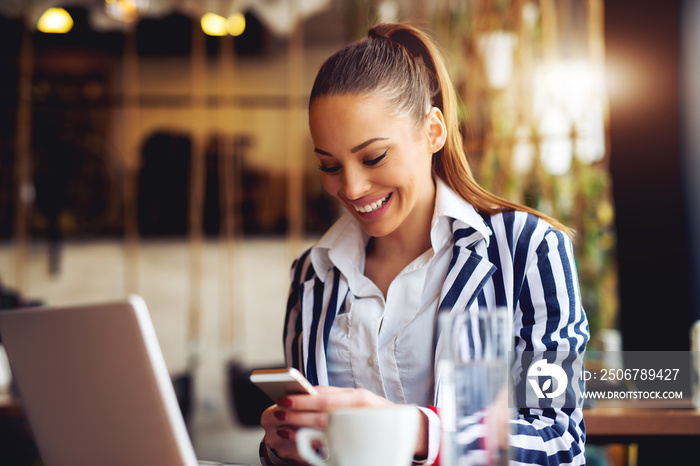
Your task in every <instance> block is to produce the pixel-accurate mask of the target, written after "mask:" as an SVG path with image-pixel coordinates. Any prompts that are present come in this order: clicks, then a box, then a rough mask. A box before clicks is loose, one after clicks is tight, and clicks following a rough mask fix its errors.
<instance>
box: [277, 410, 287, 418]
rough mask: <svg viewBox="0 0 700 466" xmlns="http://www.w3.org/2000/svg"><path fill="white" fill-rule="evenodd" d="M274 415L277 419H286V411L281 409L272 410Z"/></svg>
mask: <svg viewBox="0 0 700 466" xmlns="http://www.w3.org/2000/svg"><path fill="white" fill-rule="evenodd" d="M274 414H275V417H276V418H277V419H279V420H280V421H286V420H287V413H285V412H284V411H282V410H281V409H278V410H277V411H275V412H274Z"/></svg>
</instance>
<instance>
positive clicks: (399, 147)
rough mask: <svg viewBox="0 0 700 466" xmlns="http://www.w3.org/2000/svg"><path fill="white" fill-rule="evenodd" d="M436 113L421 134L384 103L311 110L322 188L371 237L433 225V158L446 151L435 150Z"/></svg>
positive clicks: (340, 101)
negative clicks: (419, 225) (432, 123)
mask: <svg viewBox="0 0 700 466" xmlns="http://www.w3.org/2000/svg"><path fill="white" fill-rule="evenodd" d="M434 113H435V109H433V111H431V113H429V115H428V117H426V123H425V125H424V126H423V127H421V128H416V126H415V124H414V123H413V121H411V120H410V119H409V117H407V116H401V115H399V116H393V115H392V114H391V113H390V112H389V110H388V108H387V106H386V104H385V103H384V101H383V100H382V99H380V98H374V97H365V96H357V95H342V96H324V97H319V98H318V99H316V100H315V101H314V102H313V104H312V105H311V108H310V109H309V126H310V129H311V137H312V138H313V141H314V146H315V148H314V152H315V154H316V156H317V157H318V162H319V168H320V169H321V171H322V172H323V186H324V187H325V188H326V191H328V193H329V194H331V195H332V196H333V197H335V198H336V199H338V200H339V201H340V202H341V203H342V204H343V205H344V206H345V208H346V209H347V210H348V211H349V212H350V213H352V214H353V215H354V216H355V217H356V218H357V219H358V220H359V221H360V224H361V225H362V227H363V228H364V230H365V231H366V232H367V233H368V234H369V235H371V236H375V237H383V236H387V235H390V234H391V233H393V232H395V231H397V229H399V228H402V227H403V228H407V229H409V228H413V225H416V226H417V224H416V223H415V222H421V221H426V220H427V221H428V222H430V218H431V217H432V212H433V208H434V201H435V185H434V183H433V180H432V176H431V162H432V154H433V153H434V152H437V150H439V148H440V147H442V143H440V144H439V147H438V148H437V149H435V144H434V140H433V139H434V138H433V137H431V136H433V135H434V133H435V128H433V125H431V124H430V122H429V120H430V114H434ZM438 113H439V111H438ZM441 118H442V115H441V114H440V115H439V120H440V121H441ZM442 128H443V132H444V125H443V126H442ZM439 137H442V136H440V135H439ZM443 141H444V139H443ZM407 231H411V230H407ZM417 231H423V228H421V229H419V230H417Z"/></svg>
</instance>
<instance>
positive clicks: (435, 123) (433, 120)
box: [425, 107, 447, 154]
mask: <svg viewBox="0 0 700 466" xmlns="http://www.w3.org/2000/svg"><path fill="white" fill-rule="evenodd" d="M425 120H426V125H427V127H428V145H429V148H430V153H431V154H434V153H436V152H438V151H439V150H440V149H442V147H443V146H444V145H445V141H446V140H447V128H446V127H445V117H444V116H443V115H442V112H441V111H440V109H439V108H437V107H432V108H431V109H430V111H429V112H428V115H427V116H426V117H425Z"/></svg>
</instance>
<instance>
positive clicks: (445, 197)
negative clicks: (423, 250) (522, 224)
mask: <svg viewBox="0 0 700 466" xmlns="http://www.w3.org/2000/svg"><path fill="white" fill-rule="evenodd" d="M435 191H436V194H435V213H434V214H433V220H432V227H431V230H430V239H431V241H432V243H433V248H434V249H435V250H437V249H438V248H439V247H440V246H442V245H443V244H444V243H445V242H446V241H451V240H452V220H459V221H460V222H462V223H465V224H466V225H467V226H470V227H472V228H474V230H476V231H477V233H478V235H479V236H481V237H482V238H483V239H485V240H486V244H487V245H488V244H489V242H490V237H491V229H490V228H489V227H488V225H486V222H485V221H484V219H483V218H482V217H481V215H480V214H479V212H477V211H476V209H475V208H474V207H473V206H472V205H471V204H470V203H468V202H467V201H465V200H464V199H463V198H462V196H460V195H459V194H457V193H456V192H454V191H453V190H452V188H450V187H449V186H447V184H446V183H445V182H444V181H443V180H442V178H440V177H439V176H437V177H435ZM441 224H448V225H449V228H448V229H445V228H444V227H439V226H438V225H441Z"/></svg>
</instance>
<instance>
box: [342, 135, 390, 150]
mask: <svg viewBox="0 0 700 466" xmlns="http://www.w3.org/2000/svg"><path fill="white" fill-rule="evenodd" d="M385 139H389V138H372V139H368V140H367V141H365V142H363V143H362V144H358V145H357V146H355V147H353V148H352V149H350V152H352V153H353V154H354V153H355V152H357V151H358V150H362V149H364V148H365V147H367V146H369V145H370V144H372V143H373V142H377V141H383V140H385Z"/></svg>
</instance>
